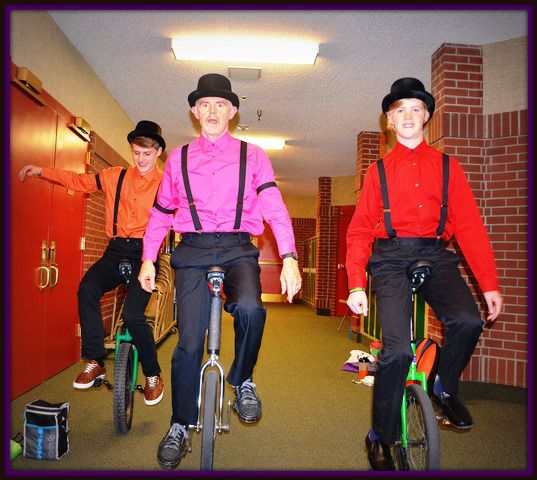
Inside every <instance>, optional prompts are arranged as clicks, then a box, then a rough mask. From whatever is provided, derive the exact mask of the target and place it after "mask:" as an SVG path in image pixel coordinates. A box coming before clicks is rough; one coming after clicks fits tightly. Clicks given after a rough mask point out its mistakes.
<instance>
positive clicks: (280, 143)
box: [233, 134, 285, 150]
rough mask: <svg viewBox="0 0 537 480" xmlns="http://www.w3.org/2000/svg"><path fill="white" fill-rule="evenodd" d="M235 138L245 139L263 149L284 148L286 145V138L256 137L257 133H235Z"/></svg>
mask: <svg viewBox="0 0 537 480" xmlns="http://www.w3.org/2000/svg"><path fill="white" fill-rule="evenodd" d="M233 136H234V137H235V138H238V139H239V140H244V141H245V142H249V143H253V144H255V145H258V146H259V147H261V148H262V149H263V150H283V149H284V147H285V140H284V139H283V138H278V137H256V136H255V135H241V134H238V135H236V134H233Z"/></svg>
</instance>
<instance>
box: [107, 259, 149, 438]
mask: <svg viewBox="0 0 537 480" xmlns="http://www.w3.org/2000/svg"><path fill="white" fill-rule="evenodd" d="M119 272H120V274H121V276H122V277H123V279H124V281H125V283H126V284H128V283H129V281H130V276H131V274H132V263H131V262H130V260H127V259H124V260H121V262H120V263H119ZM137 378H138V350H137V349H136V347H135V346H134V344H133V343H132V337H131V334H130V333H129V330H128V329H127V328H125V329H124V332H123V333H121V332H118V333H117V334H116V346H115V355H114V386H113V389H114V402H113V408H114V425H115V427H116V432H117V433H118V434H125V433H128V432H129V430H130V429H131V426H132V417H133V412H134V392H135V391H136V390H140V391H143V389H142V387H141V385H137V384H136V379H137Z"/></svg>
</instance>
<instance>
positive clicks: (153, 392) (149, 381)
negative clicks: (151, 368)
mask: <svg viewBox="0 0 537 480" xmlns="http://www.w3.org/2000/svg"><path fill="white" fill-rule="evenodd" d="M163 396H164V382H163V380H162V378H161V377H160V375H155V376H153V377H146V378H145V388H144V403H145V404H146V405H156V404H157V403H159V402H160V401H161V400H162V397H163Z"/></svg>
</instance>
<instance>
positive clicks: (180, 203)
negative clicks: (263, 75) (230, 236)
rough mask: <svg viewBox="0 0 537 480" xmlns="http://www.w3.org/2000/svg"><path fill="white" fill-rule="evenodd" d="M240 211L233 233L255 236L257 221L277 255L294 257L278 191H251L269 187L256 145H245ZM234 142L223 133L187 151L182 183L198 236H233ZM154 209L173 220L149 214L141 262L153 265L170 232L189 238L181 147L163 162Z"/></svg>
mask: <svg viewBox="0 0 537 480" xmlns="http://www.w3.org/2000/svg"><path fill="white" fill-rule="evenodd" d="M246 159H247V160H246V182H245V188H244V206H243V211H242V217H241V218H242V220H241V226H240V228H239V231H241V232H249V233H250V234H252V235H256V236H257V235H261V234H262V233H263V230H264V224H263V220H265V221H266V222H267V223H268V224H269V225H270V227H271V229H272V232H273V233H274V237H275V238H276V243H277V244H278V251H279V253H280V255H283V254H284V253H288V252H296V248H295V237H294V233H293V226H292V223H291V219H290V217H289V213H288V211H287V208H286V206H285V204H284V202H283V199H282V196H281V193H280V191H279V190H278V188H275V187H269V188H265V189H264V190H262V191H261V192H260V193H259V194H258V193H257V191H256V189H257V188H258V187H259V186H261V185H264V184H266V183H269V182H274V171H273V169H272V165H271V163H270V160H269V158H268V157H267V155H266V154H265V152H264V151H263V150H262V149H261V148H260V147H258V146H257V145H253V144H248V149H247V155H246ZM239 165H240V140H238V139H236V138H233V137H232V136H231V135H230V134H229V133H227V132H226V134H224V135H223V136H222V137H220V138H219V139H218V140H217V141H216V142H214V143H213V142H211V141H210V140H208V139H207V138H206V137H204V136H203V135H201V136H200V137H199V138H197V139H196V140H194V141H193V142H192V143H190V144H189V146H188V178H189V180H190V188H191V190H192V197H193V199H194V203H195V205H196V209H197V212H198V216H199V219H200V223H201V226H202V231H203V232H233V231H234V229H233V227H234V223H235V212H236V209H237V192H238V189H239ZM157 202H158V204H159V205H160V206H161V207H163V208H165V209H168V210H176V209H177V210H176V212H175V215H170V214H167V213H163V212H161V211H160V210H158V209H157V208H155V207H153V208H152V209H151V218H150V220H149V224H148V226H147V231H146V234H145V236H144V253H143V256H142V259H143V260H147V259H151V260H153V261H155V259H156V255H157V253H158V248H159V246H160V244H161V242H162V240H163V238H164V237H165V235H166V234H167V232H169V230H170V227H171V226H172V225H173V229H174V231H176V232H179V233H184V232H195V231H196V229H195V228H194V224H193V221H192V215H191V213H190V209H189V206H188V199H187V195H186V191H185V185H184V181H183V175H182V172H181V147H177V148H175V149H174V150H173V151H172V152H171V153H170V155H169V157H168V159H167V160H166V167H165V169H164V176H163V177H162V183H161V186H160V188H159V191H158V195H157Z"/></svg>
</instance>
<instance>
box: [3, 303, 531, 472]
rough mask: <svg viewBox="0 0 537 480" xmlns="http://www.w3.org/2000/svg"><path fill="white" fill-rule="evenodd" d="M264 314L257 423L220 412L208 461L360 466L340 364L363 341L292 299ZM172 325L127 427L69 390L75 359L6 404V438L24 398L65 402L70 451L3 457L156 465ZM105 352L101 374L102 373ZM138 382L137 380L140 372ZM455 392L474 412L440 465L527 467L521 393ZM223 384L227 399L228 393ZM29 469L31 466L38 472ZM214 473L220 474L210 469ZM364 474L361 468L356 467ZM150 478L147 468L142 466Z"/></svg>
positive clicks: (248, 465) (193, 467)
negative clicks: (156, 386)
mask: <svg viewBox="0 0 537 480" xmlns="http://www.w3.org/2000/svg"><path fill="white" fill-rule="evenodd" d="M267 308H268V318H267V323H266V328H265V334H264V338H263V346H262V349H261V353H260V356H259V361H258V365H257V367H256V370H255V373H254V382H255V383H256V384H257V389H258V392H259V394H260V397H261V399H262V402H263V416H262V418H261V420H260V422H259V423H258V424H257V425H251V426H245V425H243V424H241V423H240V422H239V420H238V419H237V416H236V415H235V414H233V413H232V415H231V429H230V432H229V433H223V434H220V435H218V436H217V439H216V449H215V458H214V467H215V470H219V471H227V472H229V474H230V475H231V472H233V471H239V472H240V471H242V472H246V471H265V474H274V475H275V474H276V473H277V472H279V471H280V472H281V471H293V472H295V473H298V471H310V473H312V472H313V471H332V472H334V475H333V476H337V475H338V474H341V475H346V474H348V473H347V472H348V471H353V472H355V473H358V472H366V471H367V470H368V464H367V459H366V455H365V451H364V438H365V435H366V433H367V431H368V429H369V426H370V411H371V392H372V389H371V388H370V387H366V386H364V385H359V384H356V383H353V381H352V380H353V379H354V378H355V374H353V373H349V372H344V371H342V370H341V367H342V366H343V364H344V362H345V360H347V358H348V356H349V352H350V351H351V350H353V349H361V350H365V349H367V347H366V346H365V345H361V344H359V343H356V342H355V341H353V340H352V339H350V338H349V336H348V335H347V332H346V331H345V329H346V326H345V328H343V329H342V330H341V331H338V330H337V326H338V325H339V322H340V319H339V318H336V317H327V316H317V315H315V314H314V313H313V312H312V311H311V310H309V309H307V308H306V307H304V306H301V305H292V306H290V305H284V304H267ZM176 335H177V334H171V335H169V336H168V338H166V339H165V340H164V341H163V342H162V343H161V344H160V345H159V348H158V354H159V361H160V364H161V367H162V368H163V378H164V381H165V393H164V399H163V401H162V402H161V403H160V404H158V405H156V406H152V407H147V406H145V405H144V403H143V398H142V395H141V394H137V396H136V399H135V408H134V421H133V427H132V430H131V431H130V432H129V433H128V434H127V435H124V436H118V435H117V434H116V433H115V431H114V425H113V412H112V396H113V394H112V392H111V391H110V390H107V389H106V388H105V387H99V388H91V389H89V391H77V390H74V389H73V388H72V381H73V378H74V377H75V376H76V375H77V374H78V373H79V371H80V369H81V368H82V366H83V364H82V363H79V364H77V365H74V366H72V367H70V368H68V369H66V370H65V371H63V372H61V373H60V374H59V375H56V376H55V377H53V378H51V379H50V380H48V381H47V382H46V383H44V384H43V385H40V386H39V387H37V388H35V389H33V390H31V391H30V392H27V393H26V394H24V395H22V396H20V397H18V398H17V399H15V400H14V401H12V402H11V426H10V427H11V428H10V431H11V436H12V437H13V436H14V435H15V434H16V433H17V432H22V428H23V418H22V417H23V410H24V405H25V404H26V403H28V402H31V401H33V400H35V399H37V398H41V399H43V400H47V401H49V402H60V401H68V402H69V403H70V406H71V411H70V417H69V422H70V430H71V431H70V437H69V438H70V442H71V449H70V452H69V453H68V454H67V455H66V456H65V457H64V458H63V459H61V460H59V461H37V460H31V459H27V458H24V457H23V456H22V455H20V456H18V457H17V458H15V459H14V460H13V461H12V462H11V468H12V469H13V470H16V471H17V472H16V473H17V474H22V473H23V471H31V470H35V471H41V473H44V472H45V471H55V470H70V471H84V472H88V471H101V473H102V471H111V472H113V471H122V470H132V471H159V472H162V471H161V470H160V469H159V466H158V463H157V460H156V452H157V446H158V444H159V442H160V440H161V438H162V437H163V436H164V434H165V433H166V431H167V429H168V427H169V421H170V415H171V388H170V358H171V354H172V352H173V349H174V347H175V344H176V342H177V336H176ZM112 357H113V355H112V354H111V355H109V357H108V359H107V378H108V379H109V380H110V381H113V358H112ZM232 357H233V332H232V319H231V317H230V316H229V315H227V314H225V315H224V322H223V339H222V353H221V363H222V365H223V366H224V367H225V369H229V366H230V364H231V360H232ZM139 383H141V384H143V383H144V378H143V376H142V375H141V374H140V376H139ZM460 396H461V398H462V399H463V400H464V401H465V403H466V405H467V406H468V408H469V410H470V412H471V413H472V415H473V417H474V421H475V427H474V428H473V429H472V430H471V431H469V432H466V433H458V432H455V431H452V430H448V429H442V430H441V432H440V440H441V465H442V469H443V470H471V471H478V470H487V471H490V470H504V471H508V470H519V471H520V470H526V469H527V437H528V431H527V403H526V390H523V389H515V388H510V387H503V386H497V385H482V384H472V383H464V384H462V385H461V392H460ZM232 399H233V394H232V392H231V389H230V387H229V386H228V387H227V389H226V401H227V400H232ZM200 441H201V436H200V435H199V434H197V433H195V432H194V433H193V435H192V453H190V454H188V455H187V456H186V457H185V458H184V459H183V461H182V463H181V465H180V466H179V468H178V470H177V471H176V473H175V474H176V475H181V474H186V473H187V472H188V471H192V472H194V471H197V470H199V458H200ZM38 473H39V472H38ZM221 473H222V474H223V473H224V472H221ZM364 474H365V473H364ZM147 475H149V472H147Z"/></svg>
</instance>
